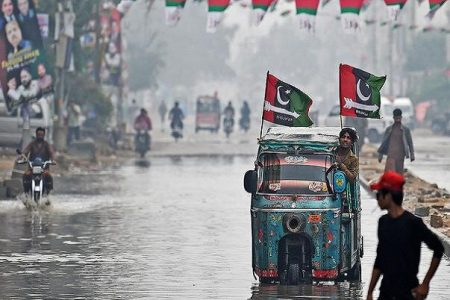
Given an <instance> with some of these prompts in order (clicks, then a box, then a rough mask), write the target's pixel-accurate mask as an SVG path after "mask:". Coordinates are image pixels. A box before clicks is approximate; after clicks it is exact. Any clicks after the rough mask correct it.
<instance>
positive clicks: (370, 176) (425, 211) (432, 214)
mask: <svg viewBox="0 0 450 300" xmlns="http://www.w3.org/2000/svg"><path fill="white" fill-rule="evenodd" d="M377 158H378V155H377V153H376V148H375V146H373V145H371V144H366V145H364V147H363V151H361V153H360V158H359V162H360V183H361V186H362V187H363V188H365V189H366V190H367V191H368V192H369V193H370V194H372V195H373V196H374V197H375V195H374V193H373V192H372V191H371V190H370V188H369V182H371V181H375V180H377V179H378V178H379V177H380V176H381V174H382V173H383V172H384V163H378V160H377ZM405 177H406V184H405V194H404V195H405V197H404V202H403V207H404V208H405V209H407V210H409V211H411V212H412V213H414V214H416V215H417V216H419V217H422V219H423V220H424V222H425V223H426V224H427V225H428V226H429V227H430V228H431V230H432V231H433V232H435V233H436V234H437V235H438V236H439V237H440V239H441V240H442V242H443V243H444V247H445V254H446V255H447V256H448V257H450V209H449V208H450V194H449V193H448V191H446V190H445V189H440V188H439V187H438V186H437V185H436V184H431V183H429V182H426V181H425V180H423V179H421V178H419V177H417V176H415V175H414V174H413V173H412V172H411V171H409V170H408V171H407V172H405Z"/></svg>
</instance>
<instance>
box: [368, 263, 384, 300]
mask: <svg viewBox="0 0 450 300" xmlns="http://www.w3.org/2000/svg"><path fill="white" fill-rule="evenodd" d="M380 276H381V270H380V269H378V268H377V267H373V271H372V278H371V279H370V284H369V290H368V291H367V300H372V299H373V296H372V294H373V290H374V289H375V286H376V285H377V282H378V279H380Z"/></svg>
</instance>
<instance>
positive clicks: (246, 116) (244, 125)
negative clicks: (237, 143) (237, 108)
mask: <svg viewBox="0 0 450 300" xmlns="http://www.w3.org/2000/svg"><path fill="white" fill-rule="evenodd" d="M239 126H240V127H241V129H243V130H245V131H247V130H248V129H249V127H250V107H249V106H248V103H247V101H245V100H244V103H243V104H242V107H241V119H240V120H239Z"/></svg>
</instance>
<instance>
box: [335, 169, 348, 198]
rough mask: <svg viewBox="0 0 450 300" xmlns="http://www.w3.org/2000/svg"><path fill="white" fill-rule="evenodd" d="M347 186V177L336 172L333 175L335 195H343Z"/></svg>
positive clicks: (342, 173) (340, 172)
mask: <svg viewBox="0 0 450 300" xmlns="http://www.w3.org/2000/svg"><path fill="white" fill-rule="evenodd" d="M346 186H347V177H345V173H344V172H342V171H336V172H334V174H333V190H334V192H335V193H342V192H344V191H345V188H346Z"/></svg>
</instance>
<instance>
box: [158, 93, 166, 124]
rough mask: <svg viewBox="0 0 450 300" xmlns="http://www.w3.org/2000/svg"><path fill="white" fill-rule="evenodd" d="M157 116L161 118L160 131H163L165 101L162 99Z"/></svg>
mask: <svg viewBox="0 0 450 300" xmlns="http://www.w3.org/2000/svg"><path fill="white" fill-rule="evenodd" d="M158 112H159V117H160V118H161V131H164V124H165V121H166V113H167V106H166V102H165V101H164V100H162V101H161V103H160V104H159V107H158Z"/></svg>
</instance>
